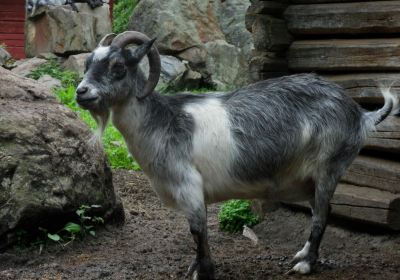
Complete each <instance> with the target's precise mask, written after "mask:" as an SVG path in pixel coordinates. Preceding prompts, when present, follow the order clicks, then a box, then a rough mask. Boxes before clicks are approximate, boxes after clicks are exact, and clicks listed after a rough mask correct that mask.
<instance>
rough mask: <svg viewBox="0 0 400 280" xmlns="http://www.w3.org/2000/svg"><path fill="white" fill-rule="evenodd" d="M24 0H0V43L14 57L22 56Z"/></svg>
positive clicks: (23, 53) (23, 54) (23, 55)
mask: <svg viewBox="0 0 400 280" xmlns="http://www.w3.org/2000/svg"><path fill="white" fill-rule="evenodd" d="M24 22H25V0H0V44H1V43H3V44H6V46H7V51H8V52H10V53H11V55H12V56H13V57H15V58H24V57H25V51H24Z"/></svg>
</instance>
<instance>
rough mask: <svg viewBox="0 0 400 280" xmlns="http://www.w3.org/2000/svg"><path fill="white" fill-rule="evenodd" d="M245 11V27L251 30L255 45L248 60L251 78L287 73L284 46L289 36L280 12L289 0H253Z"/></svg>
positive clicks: (256, 78) (288, 43)
mask: <svg viewBox="0 0 400 280" xmlns="http://www.w3.org/2000/svg"><path fill="white" fill-rule="evenodd" d="M251 2H252V4H251V6H250V7H249V9H248V10H247V13H246V28H247V29H248V30H249V31H250V32H252V34H253V40H254V48H255V50H254V51H253V54H252V59H251V61H250V66H249V68H250V79H251V80H252V81H253V82H255V81H259V80H264V79H268V78H273V77H279V76H283V75H287V74H288V73H289V71H288V65H287V61H286V50H287V48H288V47H289V45H290V43H291V40H292V38H291V36H290V34H289V32H288V30H287V28H286V23H285V20H284V19H283V12H284V11H285V9H286V8H287V6H288V1H285V0H283V1H278V0H277V1H261V0H252V1H251Z"/></svg>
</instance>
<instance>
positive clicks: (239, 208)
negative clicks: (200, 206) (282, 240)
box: [218, 200, 260, 232]
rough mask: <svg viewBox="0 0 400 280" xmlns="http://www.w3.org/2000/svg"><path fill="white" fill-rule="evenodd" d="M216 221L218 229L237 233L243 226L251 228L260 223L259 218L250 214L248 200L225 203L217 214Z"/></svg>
mask: <svg viewBox="0 0 400 280" xmlns="http://www.w3.org/2000/svg"><path fill="white" fill-rule="evenodd" d="M218 220H219V226H220V228H221V229H222V230H224V231H228V232H238V231H240V230H242V228H243V226H244V225H246V226H248V227H252V226H254V225H256V224H258V223H259V222H260V218H259V217H258V216H257V215H255V214H254V213H253V212H251V206H250V201H248V200H229V201H227V202H225V203H224V204H222V206H221V209H220V211H219V213H218Z"/></svg>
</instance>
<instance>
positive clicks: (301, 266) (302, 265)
mask: <svg viewBox="0 0 400 280" xmlns="http://www.w3.org/2000/svg"><path fill="white" fill-rule="evenodd" d="M294 273H298V274H310V273H311V265H310V263H309V262H307V261H301V262H298V263H297V264H296V265H295V266H294V267H293V268H292V269H291V270H289V271H288V272H286V275H290V274H294Z"/></svg>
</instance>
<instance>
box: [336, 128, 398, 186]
mask: <svg viewBox="0 0 400 280" xmlns="http://www.w3.org/2000/svg"><path fill="white" fill-rule="evenodd" d="M399 137H400V131H399ZM342 181H343V182H346V183H349V184H353V185H357V186H365V187H371V188H374V189H379V190H383V191H389V192H392V193H400V162H396V161H391V160H385V159H381V158H374V157H369V156H359V157H357V158H356V159H355V161H354V162H353V163H352V165H351V166H350V167H349V169H348V170H347V171H346V173H345V174H344V175H343V177H342Z"/></svg>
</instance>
